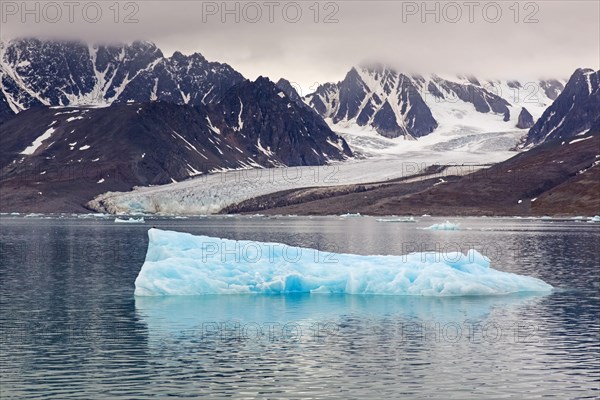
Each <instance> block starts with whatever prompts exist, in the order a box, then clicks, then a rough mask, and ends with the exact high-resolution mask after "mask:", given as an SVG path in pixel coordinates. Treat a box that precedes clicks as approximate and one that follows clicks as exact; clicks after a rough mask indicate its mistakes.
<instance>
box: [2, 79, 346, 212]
mask: <svg viewBox="0 0 600 400" xmlns="http://www.w3.org/2000/svg"><path fill="white" fill-rule="evenodd" d="M2 131H3V135H2V147H1V149H0V168H1V176H0V185H1V187H2V190H1V191H0V192H1V193H0V209H1V210H2V211H27V210H33V211H47V212H50V211H54V212H56V211H81V210H83V204H86V203H87V202H88V201H89V200H91V199H92V198H93V197H94V196H96V195H98V194H100V193H104V192H107V191H126V190H131V189H132V188H133V187H134V186H139V185H158V184H164V183H170V182H172V181H180V180H183V179H187V178H190V177H193V176H197V175H200V174H202V173H207V172H210V171H216V170H223V169H238V168H249V167H269V166H277V165H290V166H296V165H321V164H324V163H326V162H328V161H332V160H341V159H344V158H346V157H348V156H350V155H351V152H350V150H349V148H348V145H347V144H346V143H345V141H344V140H343V139H341V138H339V137H338V136H337V135H336V134H335V133H333V132H332V131H331V130H330V129H329V127H328V126H327V124H325V122H324V121H323V120H322V119H321V118H320V117H319V116H318V115H317V114H316V113H314V112H313V111H312V110H310V109H309V108H308V107H306V106H305V105H298V104H296V103H295V102H293V101H291V100H290V99H288V98H287V97H286V96H285V95H284V94H283V92H282V91H281V90H280V89H278V88H277V87H276V86H275V84H273V83H272V82H270V81H269V80H268V79H266V78H259V79H258V80H257V81H256V82H250V81H244V82H241V83H239V84H238V85H236V86H234V87H232V88H230V90H229V91H227V92H226V93H225V95H224V96H223V97H222V100H221V101H220V102H219V103H213V104H210V105H207V106H203V105H200V106H191V105H177V104H172V103H166V102H150V103H127V104H113V105H111V106H109V107H101V108H93V107H34V108H32V109H30V110H27V111H23V112H21V113H19V114H17V115H16V116H15V117H13V118H12V119H10V120H8V121H6V122H5V123H4V124H3V125H2Z"/></svg>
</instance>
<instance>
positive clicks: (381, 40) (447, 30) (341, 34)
mask: <svg viewBox="0 0 600 400" xmlns="http://www.w3.org/2000/svg"><path fill="white" fill-rule="evenodd" d="M49 3H53V2H31V1H30V2H26V3H25V6H23V3H22V2H20V1H18V2H16V1H15V2H11V1H3V2H2V10H1V11H2V16H1V18H2V30H1V32H0V34H1V38H2V39H3V40H7V39H9V38H13V37H18V36H32V35H33V36H45V37H48V36H50V37H62V38H74V39H81V40H87V41H94V42H115V41H116V42H122V41H131V40H135V39H144V40H149V41H153V42H155V43H156V44H157V45H158V46H159V47H160V48H161V49H162V50H163V52H164V53H165V54H166V55H170V54H171V53H173V52H174V51H176V50H179V51H182V52H183V53H187V54H189V53H193V52H201V53H202V54H204V55H205V56H206V57H207V58H208V59H211V60H217V61H221V62H227V63H229V64H231V65H232V66H233V67H234V68H236V69H238V70H239V71H240V72H241V73H242V74H244V75H245V76H247V77H249V78H254V77H256V76H258V75H266V76H269V77H270V78H271V79H273V80H276V79H278V78H279V77H286V78H287V79H289V80H291V81H293V82H297V83H299V84H300V85H301V86H302V87H303V88H308V87H309V86H311V85H312V84H313V83H314V82H327V81H337V80H340V79H342V78H343V76H344V74H345V72H346V71H347V70H348V69H349V68H350V67H351V66H352V65H355V64H357V63H361V62H365V61H381V62H385V63H388V64H391V65H393V66H395V67H396V68H398V69H401V70H403V71H407V72H438V73H470V74H474V75H477V76H483V77H489V78H519V79H521V78H524V77H525V78H533V77H546V78H547V77H558V78H567V77H568V76H569V75H570V74H571V72H572V71H573V70H574V69H575V68H577V67H583V66H586V67H592V68H595V69H600V19H599V15H600V3H599V2H597V1H568V2H566V1H565V2H558V1H550V0H548V1H536V2H531V1H522V2H518V3H517V4H518V6H517V7H515V6H514V2H512V1H511V2H504V1H497V2H491V1H483V2H468V1H457V2H452V1H450V2H448V1H444V2H435V1H428V2H422V1H419V2H411V1H408V2H407V1H397V2H394V1H334V2H327V1H324V2H319V3H317V4H318V7H315V3H314V2H304V1H298V2H288V1H284V2H278V1H255V2H251V1H250V2H248V1H245V2H235V1H228V2H222V1H218V2H210V1H209V2H206V1H204V2H203V1H169V2H158V1H137V2H120V3H118V4H119V8H118V12H117V10H115V8H114V3H113V2H101V1H98V2H75V3H76V4H77V7H74V8H73V9H72V10H69V9H66V8H65V7H64V6H62V5H63V4H66V3H62V2H61V1H58V2H55V3H54V4H58V6H59V8H61V15H60V18H57V13H56V9H53V8H52V7H48V6H47V4H49ZM111 6H112V7H113V8H112V9H111V8H110V7H111ZM15 7H16V9H15ZM55 8H56V7H55ZM98 10H100V18H99V19H98V20H97V21H96V22H92V20H93V19H94V18H96V17H97V16H98V12H97V11H98ZM498 10H499V13H498ZM27 11H28V12H29V13H27ZM53 12H54V14H53ZM69 12H71V14H69ZM36 17H37V18H38V20H39V21H38V22H36V20H35V19H36ZM69 17H70V18H71V19H72V21H69ZM53 18H54V19H56V20H55V21H53V22H50V19H53ZM23 20H24V22H23ZM236 20H237V21H236ZM115 21H116V22H115Z"/></svg>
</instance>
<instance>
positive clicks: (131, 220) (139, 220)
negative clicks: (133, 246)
mask: <svg viewBox="0 0 600 400" xmlns="http://www.w3.org/2000/svg"><path fill="white" fill-rule="evenodd" d="M115 222H116V223H118V224H119V223H120V224H143V223H144V222H146V221H144V218H143V217H142V218H129V219H121V218H115Z"/></svg>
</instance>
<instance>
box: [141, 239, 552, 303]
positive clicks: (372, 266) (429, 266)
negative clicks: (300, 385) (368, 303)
mask: <svg viewBox="0 0 600 400" xmlns="http://www.w3.org/2000/svg"><path fill="white" fill-rule="evenodd" d="M148 236H149V239H150V242H149V244H148V251H147V254H146V260H145V262H144V264H143V265H142V268H141V271H140V273H139V275H138V277H137V279H136V280H135V295H136V296H163V295H203V294H244V293H259V294H260V293H262V294H283V293H345V294H385V295H415V296H476V295H499V294H508V293H517V292H548V291H551V290H552V286H550V285H548V284H546V283H545V282H543V281H541V280H539V279H536V278H532V277H527V276H521V275H517V274H513V273H508V272H502V271H498V270H495V269H493V268H490V261H489V259H487V258H486V257H484V256H483V255H481V254H480V253H478V252H477V251H475V250H471V251H469V252H468V253H467V254H466V255H464V254H462V253H433V252H430V253H411V254H407V255H403V256H391V255H388V256H375V255H373V256H362V255H353V254H338V253H323V252H319V251H318V250H315V249H309V248H300V247H293V246H287V245H284V244H280V243H265V242H253V241H235V240H228V239H220V238H215V237H209V236H194V235H191V234H188V233H180V232H173V231H163V230H159V229H154V228H153V229H150V230H149V231H148Z"/></svg>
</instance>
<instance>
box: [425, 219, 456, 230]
mask: <svg viewBox="0 0 600 400" xmlns="http://www.w3.org/2000/svg"><path fill="white" fill-rule="evenodd" d="M423 229H426V230H430V231H458V230H460V224H453V223H452V222H450V221H446V222H442V223H441V224H433V225H431V226H428V227H427V228H423Z"/></svg>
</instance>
